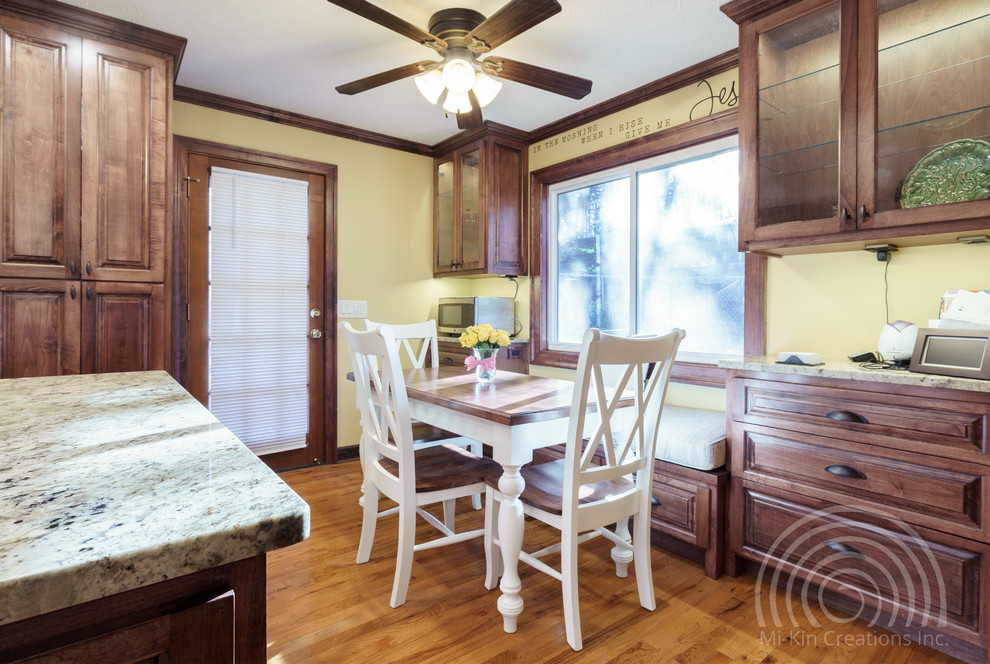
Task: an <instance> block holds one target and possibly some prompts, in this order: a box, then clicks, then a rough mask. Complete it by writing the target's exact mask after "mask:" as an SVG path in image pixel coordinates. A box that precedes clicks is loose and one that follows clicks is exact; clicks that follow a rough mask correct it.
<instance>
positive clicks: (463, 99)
mask: <svg viewBox="0 0 990 664" xmlns="http://www.w3.org/2000/svg"><path fill="white" fill-rule="evenodd" d="M443 110H445V111H447V112H448V113H470V112H471V100H470V99H469V98H468V96H467V93H466V92H454V91H453V90H448V91H447V98H446V99H444V100H443Z"/></svg>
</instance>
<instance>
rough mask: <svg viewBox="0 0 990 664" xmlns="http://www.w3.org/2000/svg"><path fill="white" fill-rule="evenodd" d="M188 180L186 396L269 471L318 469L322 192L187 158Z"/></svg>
mask: <svg viewBox="0 0 990 664" xmlns="http://www.w3.org/2000/svg"><path fill="white" fill-rule="evenodd" d="M188 175H189V177H188V179H187V182H188V195H189V243H188V247H189V250H188V266H189V274H188V277H187V283H188V303H189V322H188V337H189V359H188V385H189V390H190V392H191V393H192V394H193V396H195V397H196V398H198V399H199V400H200V401H201V402H202V403H204V404H205V405H206V406H207V408H209V409H210V412H212V413H213V414H214V415H215V416H216V417H217V419H219V420H220V422H222V423H223V424H224V426H226V427H227V428H228V429H230V430H231V431H232V432H233V433H234V434H235V435H236V436H237V437H238V438H239V439H240V440H241V442H243V443H244V444H245V445H247V446H248V447H249V448H250V449H251V450H252V451H254V452H255V453H256V454H258V455H259V456H260V457H262V458H263V459H264V460H265V461H266V462H267V463H268V464H269V465H270V466H272V467H273V468H275V469H284V468H292V467H297V466H302V465H307V464H311V463H318V462H323V461H326V460H327V458H326V457H327V451H328V449H329V445H327V441H326V439H325V431H326V424H327V423H326V422H325V408H324V403H325V399H324V383H325V382H326V381H325V362H324V360H325V357H326V355H327V354H332V351H331V350H330V349H327V348H326V346H327V342H328V341H330V340H332V338H333V337H332V335H331V336H325V332H326V328H327V327H328V326H331V327H332V323H333V319H332V316H331V319H330V322H329V323H327V322H326V313H325V312H326V310H327V309H329V308H330V307H329V306H328V304H329V301H328V298H327V294H326V293H325V292H324V291H325V281H326V279H325V274H326V273H325V265H324V261H325V248H326V246H325V238H324V233H325V220H324V213H323V211H324V210H326V207H327V206H326V205H325V201H324V197H325V189H326V182H325V181H324V178H323V177H322V176H320V175H316V174H312V173H305V172H298V171H294V170H291V169H283V168H275V167H272V166H266V165H262V164H256V163H249V162H241V161H237V160H230V159H222V158H218V157H216V156H210V155H200V154H195V153H190V154H189V155H188ZM331 313H332V310H331Z"/></svg>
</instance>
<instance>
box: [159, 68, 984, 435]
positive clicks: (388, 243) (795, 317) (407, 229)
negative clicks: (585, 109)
mask: <svg viewBox="0 0 990 664" xmlns="http://www.w3.org/2000/svg"><path fill="white" fill-rule="evenodd" d="M735 76H736V72H735V71H732V72H727V73H726V74H723V75H720V77H717V78H713V79H712V82H713V83H714V85H713V87H714V88H715V90H716V92H717V91H718V90H720V89H723V88H724V89H726V90H730V91H731V89H732V86H733V84H734V81H735V78H734V77H735ZM699 94H703V93H699V91H698V89H697V88H696V86H692V90H691V91H690V94H687V93H684V92H682V91H677V92H676V93H671V95H670V96H665V97H660V98H657V99H654V100H650V101H649V102H645V103H644V104H643V105H639V106H637V107H634V108H632V109H627V110H626V111H623V112H621V113H617V114H615V115H613V116H609V117H607V118H603V119H601V120H599V121H598V122H597V123H595V124H597V125H598V130H599V131H602V132H603V133H604V132H605V131H606V130H607V129H608V128H609V127H611V128H612V129H613V132H612V134H611V135H612V136H613V137H614V136H616V130H618V131H620V132H621V131H623V130H624V128H628V127H630V126H632V127H636V126H644V125H645V126H652V127H654V128H656V127H657V126H658V125H657V123H666V120H665V119H666V118H674V120H673V122H672V123H671V125H669V126H673V124H678V123H680V122H682V121H684V120H685V119H686V115H685V114H686V113H687V112H688V110H689V109H691V108H692V107H693V104H695V103H697V99H698V96H699ZM722 107H724V105H723V106H722ZM722 107H716V108H715V110H716V111H717V110H721V108H722ZM686 109H687V110H686ZM638 118H644V122H643V123H637V119H638ZM647 120H648V121H647ZM174 130H175V133H176V134H177V135H180V136H190V137H193V138H199V139H204V140H210V141H216V142H219V143H227V144H230V145H237V146H242V147H247V148H254V149H258V150H264V151H267V152H274V153H278V154H285V155H290V156H295V157H301V158H305V159H312V160H316V161H322V162H326V163H330V164H335V165H337V167H338V170H337V174H338V187H337V194H338V214H337V224H338V226H337V232H338V250H337V277H338V282H337V297H338V299H342V300H366V301H367V302H368V315H369V317H370V318H372V319H375V320H381V321H388V322H397V323H401V322H413V321H417V320H423V319H425V318H428V317H431V316H433V315H435V306H436V301H437V298H439V297H443V296H447V295H495V296H503V297H506V296H511V295H512V293H513V289H514V286H513V284H512V283H511V282H509V281H507V280H506V279H503V278H489V279H449V278H446V279H433V278H432V269H431V264H432V247H431V242H432V237H433V228H432V219H433V213H432V206H433V180H432V160H431V159H429V158H427V157H421V156H417V155H411V154H408V153H405V152H400V151H396V150H390V149H387V148H381V147H376V146H371V145H367V144H365V143H361V142H357V141H350V140H346V139H342V138H337V137H333V136H327V135H324V134H317V133H314V132H310V131H306V130H302V129H296V128H292V127H286V126H283V125H279V124H275V123H270V122H265V121H262V120H254V119H251V118H246V117H242V116H238V115H233V114H229V113H224V112H221V111H214V110H210V109H205V108H202V107H198V106H194V105H190V104H184V103H176V104H175V113H174ZM606 138H607V137H606V136H604V135H603V137H602V139H601V140H599V141H591V142H588V143H585V144H583V145H584V146H585V147H584V148H583V151H584V152H586V153H590V152H593V151H595V150H598V149H601V148H602V147H605V144H604V142H603V141H604V140H605V139H606ZM630 138H631V137H630ZM578 139H580V137H578ZM622 140H627V139H626V137H625V136H623V137H620V139H619V140H618V142H622ZM615 142H616V141H615V140H613V141H612V143H610V144H614V143H615ZM565 144H566V145H565ZM544 145H545V143H544ZM579 145H582V144H581V143H580V140H578V141H577V142H574V141H564V142H558V143H557V144H556V145H555V146H553V147H551V148H550V149H547V148H546V147H543V148H541V149H540V150H539V152H538V153H537V152H536V151H535V150H536V146H535V145H534V146H531V148H530V165H531V169H533V168H536V167H543V166H547V165H550V164H551V163H556V162H558V161H561V160H565V159H571V158H573V157H574V156H578V155H579V154H582V153H583V152H582V150H581V149H576V148H575V146H579ZM883 269H884V265H883V264H882V263H879V262H878V261H877V260H876V258H875V256H874V255H873V254H870V253H866V252H863V251H855V252H844V253H837V254H815V255H809V256H789V257H785V258H771V259H769V266H768V286H767V310H766V314H767V352H768V353H770V354H776V353H777V352H778V351H782V350H801V351H812V352H818V353H820V354H821V355H822V356H823V357H825V358H829V357H834V358H837V357H844V356H845V355H847V354H849V353H851V352H854V351H860V350H867V349H875V348H876V344H877V338H878V336H879V334H880V329H881V328H882V327H883V324H884V323H885V322H886V321H885V315H884V298H883V293H884V279H883V277H884V275H883ZM887 277H888V283H889V301H890V320H897V319H904V320H909V321H912V322H914V323H916V324H918V325H919V327H920V326H923V325H924V324H927V321H928V319H929V318H934V317H936V316H937V308H938V303H939V297H940V295H941V293H942V292H943V291H945V290H950V289H955V288H967V289H977V288H990V244H985V245H966V246H964V245H946V246H937V247H916V248H905V249H902V250H900V251H898V252H896V253H895V254H894V255H893V259H892V261H891V263H890V266H889V272H888V275H887ZM518 282H519V296H518V300H517V304H516V316H517V317H518V318H519V319H520V320H521V321H522V323H523V325H524V328H523V329H524V331H523V333H522V334H521V335H520V336H521V337H528V331H529V300H530V298H529V288H530V280H529V279H528V278H526V277H520V278H519V280H518ZM349 366H350V362H349V360H348V359H347V356H346V351H345V349H344V348H343V347H341V348H339V349H338V367H339V368H340V372H339V373H340V375H341V376H343V374H345V373H346V371H347V370H348V368H349ZM533 373H535V374H539V375H546V376H553V377H563V378H569V377H571V375H572V372H568V371H562V370H552V369H542V368H539V367H534V368H533ZM668 402H669V403H672V404H677V405H686V406H696V407H701V408H710V409H723V408H724V407H725V395H724V391H723V390H720V389H713V388H704V387H696V386H691V385H681V384H672V385H671V388H670V392H669V396H668ZM337 404H338V425H337V431H338V439H337V441H338V445H339V446H341V447H344V446H348V445H353V444H355V443H356V441H357V439H358V436H359V428H358V422H357V411H356V409H355V407H354V390H353V387H352V386H351V385H350V384H349V383H348V382H347V381H346V380H344V379H343V378H338V399H337Z"/></svg>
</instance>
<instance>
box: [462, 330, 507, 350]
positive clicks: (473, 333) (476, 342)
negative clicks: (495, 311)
mask: <svg viewBox="0 0 990 664" xmlns="http://www.w3.org/2000/svg"><path fill="white" fill-rule="evenodd" d="M458 340H459V341H460V342H461V345H462V346H464V347H465V348H478V349H482V350H488V349H492V348H502V347H503V346H508V345H509V344H510V343H511V340H510V339H509V333H508V332H506V331H505V330H500V329H497V328H494V327H492V326H491V325H488V324H487V323H485V324H483V325H472V326H471V327H469V328H467V329H466V330H464V334H462V335H461V336H460V337H459V338H458Z"/></svg>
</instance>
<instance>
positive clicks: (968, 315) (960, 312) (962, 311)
mask: <svg viewBox="0 0 990 664" xmlns="http://www.w3.org/2000/svg"><path fill="white" fill-rule="evenodd" d="M946 295H949V293H946ZM942 301H943V305H942V312H941V316H940V318H939V325H938V326H939V328H942V329H947V328H990V293H988V292H987V291H967V290H960V291H955V293H954V296H953V297H951V298H947V297H946V296H942Z"/></svg>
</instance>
